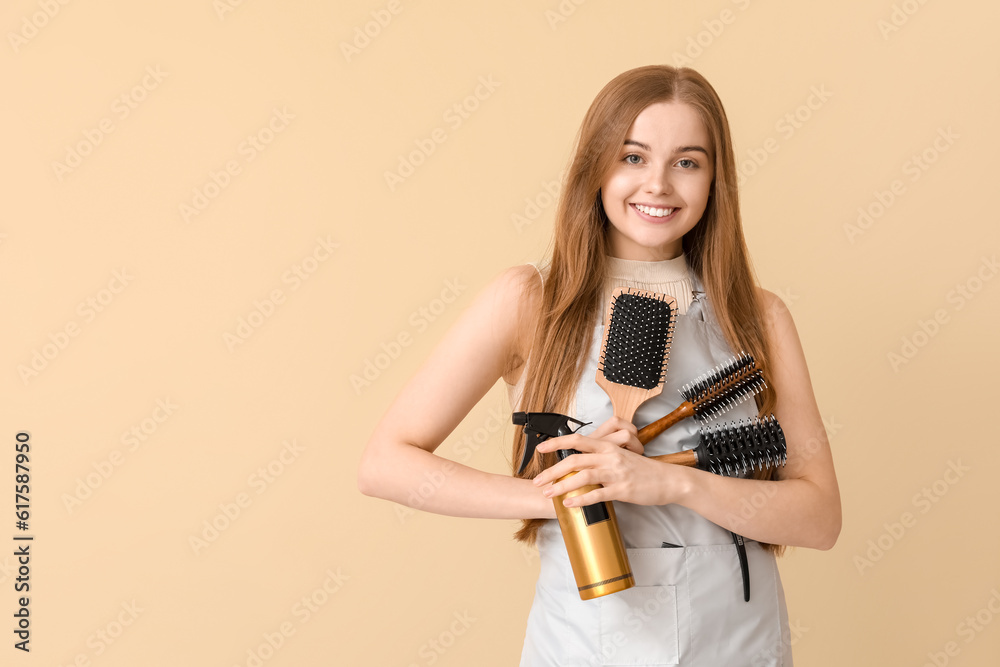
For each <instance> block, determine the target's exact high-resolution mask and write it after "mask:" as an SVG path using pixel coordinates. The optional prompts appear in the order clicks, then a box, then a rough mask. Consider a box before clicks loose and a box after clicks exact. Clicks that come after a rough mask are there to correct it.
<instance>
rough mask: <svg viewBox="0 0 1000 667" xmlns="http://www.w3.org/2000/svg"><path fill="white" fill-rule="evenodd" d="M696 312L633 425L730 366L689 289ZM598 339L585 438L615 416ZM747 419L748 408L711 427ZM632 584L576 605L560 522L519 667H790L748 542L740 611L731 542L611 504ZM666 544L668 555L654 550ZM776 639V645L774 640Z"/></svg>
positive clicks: (674, 443) (686, 424) (657, 443)
mask: <svg viewBox="0 0 1000 667" xmlns="http://www.w3.org/2000/svg"><path fill="white" fill-rule="evenodd" d="M693 281H694V288H695V292H694V301H692V303H691V306H690V307H689V308H688V311H687V313H686V314H685V315H680V314H678V316H677V320H676V326H675V329H674V338H673V343H672V344H671V349H670V361H669V365H668V367H667V375H666V382H665V384H664V388H663V391H662V393H661V394H660V395H659V396H657V397H655V398H652V399H650V400H649V401H647V402H646V403H645V404H643V405H642V406H640V408H639V409H638V411H637V412H636V416H635V420H634V421H635V423H636V424H637V425H638V426H639V427H642V426H645V425H646V424H648V423H650V422H652V421H655V420H656V419H658V418H660V417H662V416H664V415H666V414H667V413H668V412H670V411H671V410H673V409H674V408H676V407H677V406H678V405H680V404H681V402H682V401H683V400H684V399H683V397H682V396H681V395H680V393H679V392H678V389H679V388H680V387H682V386H683V385H684V384H686V383H688V382H690V381H691V380H693V379H695V378H696V377H698V376H700V375H702V374H704V373H705V372H707V371H710V370H712V369H713V368H715V366H716V365H718V364H720V363H723V362H725V361H726V360H728V359H729V358H730V357H732V356H733V352H732V351H731V350H730V349H729V346H728V344H727V343H726V341H725V339H724V338H723V337H722V335H721V333H720V332H719V329H718V326H717V324H715V319H714V316H713V315H712V312H711V308H710V307H709V305H708V303H707V300H706V298H705V294H704V292H702V291H700V290H701V286H700V285H699V283H698V280H697V278H695V277H693ZM603 338H604V326H603V320H602V322H601V323H600V324H598V325H597V326H596V329H595V332H594V338H593V343H592V347H591V350H590V356H589V360H588V364H587V366H586V369H585V370H584V372H583V376H582V378H581V380H580V386H579V388H578V390H577V395H576V405H575V411H574V412H573V413H571V414H570V416H572V417H576V418H578V419H581V420H582V421H589V422H592V424H591V425H590V426H586V427H584V428H582V429H580V431H579V432H580V433H583V434H587V433H590V432H592V431H593V430H594V429H595V428H596V427H597V426H598V425H600V424H602V423H603V422H605V421H606V420H607V419H609V418H610V417H611V416H612V414H613V410H612V407H611V401H610V400H609V399H608V396H607V394H606V393H605V392H604V390H603V389H601V388H600V387H599V386H598V385H597V383H596V382H595V381H594V378H595V377H596V374H597V358H598V353H599V351H600V347H601V344H602V342H603ZM756 414H757V411H756V407H755V404H754V401H753V400H752V399H747V400H746V401H745V402H744V403H743V404H741V405H739V406H737V407H736V408H734V409H732V410H730V411H729V412H727V413H725V414H724V415H723V416H722V418H721V419H719V420H718V421H722V422H727V421H735V420H738V419H741V418H747V417H753V416H755V415H756ZM698 426H699V424H698V422H697V420H695V419H694V418H689V419H685V420H683V421H681V422H680V423H678V424H675V425H674V426H672V427H670V428H669V429H667V430H666V431H665V432H664V433H662V434H661V435H659V436H657V437H656V438H655V439H654V440H652V441H651V442H649V443H648V444H647V445H646V450H645V451H646V454H647V455H649V456H657V455H660V454H670V453H673V452H677V451H680V450H682V449H691V448H693V447H694V446H696V445H697V444H698V436H697V432H698ZM614 506H615V513H616V514H617V516H618V525H619V527H620V528H621V532H622V538H623V540H624V542H625V546H626V549H627V551H628V558H629V562H630V563H631V565H632V572H633V574H634V575H635V582H636V585H635V586H634V587H632V588H630V589H628V590H625V591H622V592H620V593H613V594H611V595H605V596H603V597H600V598H596V599H594V600H581V599H580V595H579V593H578V592H577V588H576V582H575V580H574V578H573V571H572V568H571V566H570V563H569V557H568V555H567V553H566V546H565V544H564V542H563V537H562V533H561V531H560V530H559V523H558V521H556V520H555V519H550V520H547V521H546V522H545V524H544V525H543V526H542V527H541V529H540V530H539V532H538V542H537V546H538V552H539V558H540V561H541V569H540V572H539V575H538V582H537V584H536V586H535V598H534V602H533V603H532V607H531V611H530V613H529V615H528V624H527V631H526V633H525V639H524V648H523V651H522V653H521V667H548V666H555V665H559V666H561V667H582V666H588V667H589V666H591V665H594V666H596V665H684V666H685V667H696V666H697V667H739V666H744V665H745V666H747V667H765V666H768V667H771V666H775V667H776V666H780V667H791V665H792V654H791V649H790V647H789V630H788V614H787V611H786V608H785V594H784V590H783V589H782V586H781V578H780V577H779V575H778V568H777V564H776V562H775V558H774V556H773V555H772V554H771V553H769V552H767V551H765V550H764V549H763V548H762V547H761V546H760V544H759V543H757V542H755V541H753V540H746V551H747V559H748V561H749V566H750V601H749V602H746V601H744V599H743V579H742V575H741V571H740V565H739V560H738V558H737V554H736V547H735V545H734V544H733V539H732V536H731V534H730V532H729V531H728V530H727V529H724V528H722V527H720V526H718V525H716V524H714V523H712V522H710V521H708V520H707V519H705V518H703V517H702V516H701V515H699V514H697V513H696V512H694V511H692V510H690V509H688V508H686V507H682V506H680V505H675V504H671V505H661V506H647V505H633V504H631V503H623V502H619V501H614ZM664 542H666V543H669V544H673V545H682V546H677V547H663V546H661V545H662V544H663V543H664ZM783 638H784V641H783Z"/></svg>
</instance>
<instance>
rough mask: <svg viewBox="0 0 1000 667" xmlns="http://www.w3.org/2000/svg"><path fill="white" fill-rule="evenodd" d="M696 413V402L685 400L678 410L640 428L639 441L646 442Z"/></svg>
mask: <svg viewBox="0 0 1000 667" xmlns="http://www.w3.org/2000/svg"><path fill="white" fill-rule="evenodd" d="M693 414H694V404H693V403H691V402H689V401H684V402H683V403H681V404H680V405H679V406H678V407H677V409H676V410H674V411H673V412H671V413H670V414H669V415H667V416H666V417H662V418H660V419H657V420H656V421H655V422H653V423H652V424H647V425H646V426H643V427H642V428H641V429H639V433H638V437H639V442H641V443H642V444H644V445H645V444H646V443H647V442H649V441H650V440H652V439H653V438H655V437H656V436H658V435H660V434H661V433H663V432H664V431H666V430H667V429H668V428H670V427H671V426H673V425H674V424H676V423H677V422H679V421H681V420H682V419H687V418H688V417H690V416H691V415H693Z"/></svg>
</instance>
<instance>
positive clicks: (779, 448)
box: [697, 415, 787, 477]
mask: <svg viewBox="0 0 1000 667" xmlns="http://www.w3.org/2000/svg"><path fill="white" fill-rule="evenodd" d="M697 453H698V467H699V468H702V469H703V470H708V471H710V472H713V473H715V474H717V475H725V476H727V477H738V476H740V475H744V474H746V473H748V472H751V471H755V470H763V469H765V468H767V467H775V466H779V465H781V466H783V465H785V460H786V459H787V448H786V446H785V434H784V432H783V431H782V430H781V426H780V425H779V424H778V420H777V419H776V418H775V416H774V415H770V416H768V417H766V418H764V419H758V418H757V417H754V418H753V419H752V420H749V421H748V422H746V423H744V422H743V421H742V420H741V421H739V422H737V423H736V424H722V425H719V426H714V427H711V428H709V429H706V430H702V431H701V444H700V445H699V446H698V448H697Z"/></svg>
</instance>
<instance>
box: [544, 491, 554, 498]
mask: <svg viewBox="0 0 1000 667" xmlns="http://www.w3.org/2000/svg"><path fill="white" fill-rule="evenodd" d="M542 495H543V496H545V497H546V498H551V497H552V489H545V490H544V491H542Z"/></svg>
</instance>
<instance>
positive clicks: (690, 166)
mask: <svg viewBox="0 0 1000 667" xmlns="http://www.w3.org/2000/svg"><path fill="white" fill-rule="evenodd" d="M685 162H686V163H687V164H684V163H685ZM677 164H678V165H680V166H681V167H683V168H684V169H697V168H698V163H697V162H695V161H694V160H692V159H691V158H689V157H686V158H681V159H680V160H678V161H677Z"/></svg>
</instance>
